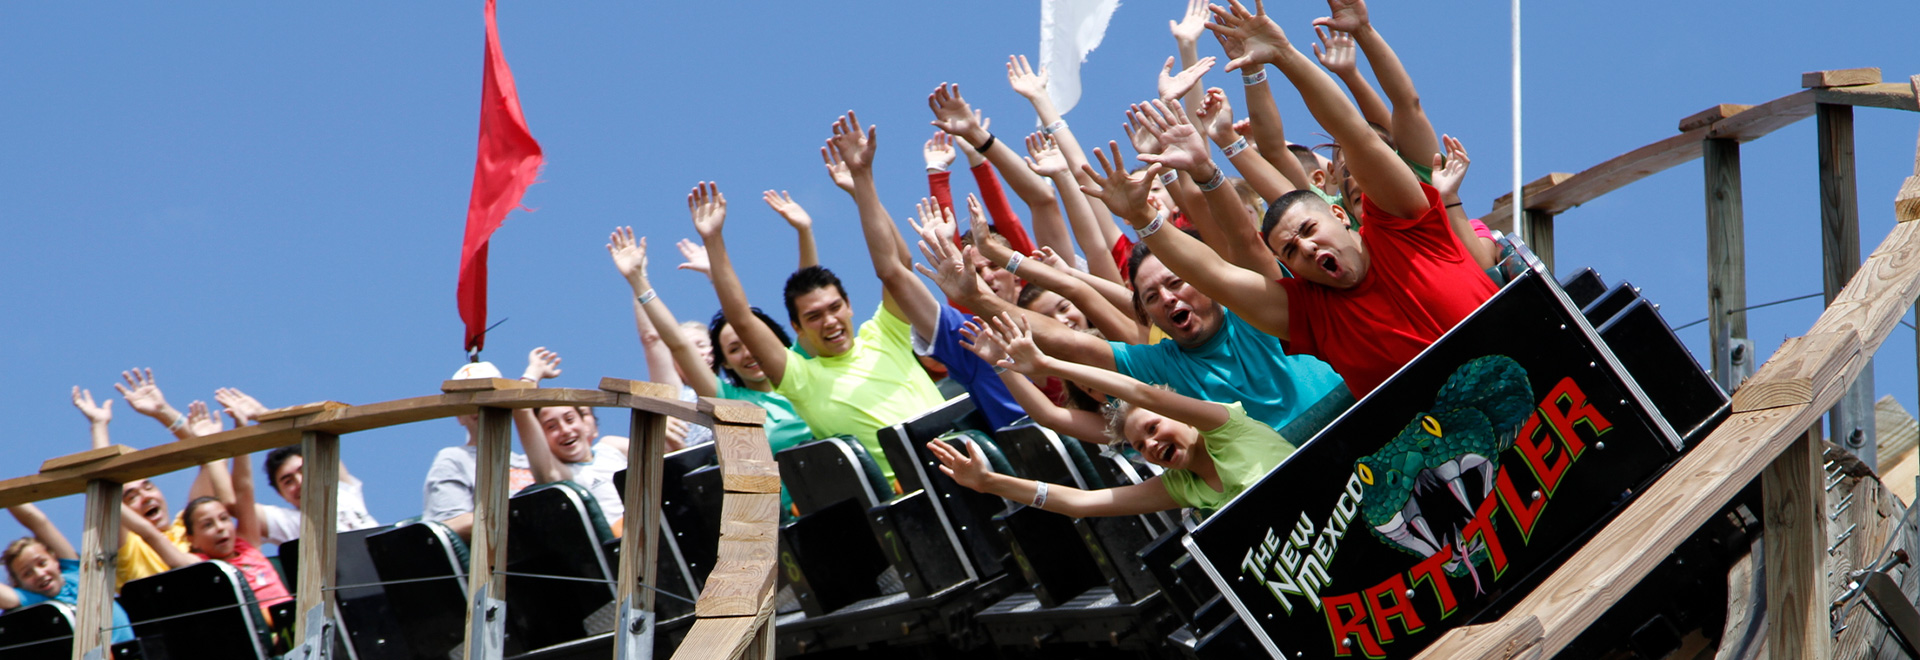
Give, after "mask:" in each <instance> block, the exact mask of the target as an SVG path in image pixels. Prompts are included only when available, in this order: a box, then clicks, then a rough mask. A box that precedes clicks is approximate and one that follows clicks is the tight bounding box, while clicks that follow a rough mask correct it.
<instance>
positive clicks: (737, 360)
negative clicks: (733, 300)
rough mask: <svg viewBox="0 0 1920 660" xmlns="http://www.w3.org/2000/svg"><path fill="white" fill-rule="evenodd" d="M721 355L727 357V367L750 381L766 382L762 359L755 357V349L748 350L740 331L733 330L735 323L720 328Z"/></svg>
mask: <svg viewBox="0 0 1920 660" xmlns="http://www.w3.org/2000/svg"><path fill="white" fill-rule="evenodd" d="M720 357H723V358H726V361H727V368H728V369H732V370H733V373H735V374H738V375H739V376H740V378H741V379H742V380H745V381H747V382H749V383H764V382H766V381H767V372H765V371H762V370H761V369H760V361H759V360H755V359H753V351H749V350H747V343H746V342H744V341H740V333H738V332H734V331H733V324H732V323H728V324H727V325H726V326H725V327H722V328H720Z"/></svg>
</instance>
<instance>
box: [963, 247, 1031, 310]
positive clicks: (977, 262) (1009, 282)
mask: <svg viewBox="0 0 1920 660" xmlns="http://www.w3.org/2000/svg"><path fill="white" fill-rule="evenodd" d="M973 273H974V274H975V275H978V276H980V281H982V282H986V283H987V288H988V289H991V290H993V295H996V296H1000V299H1001V300H1005V301H1007V302H1013V301H1014V300H1015V299H1017V298H1019V297H1020V278H1018V277H1014V275H1013V273H1009V272H1007V269H1005V268H1001V267H1000V266H998V265H996V264H994V263H993V262H991V261H987V258H986V257H983V256H980V254H979V253H978V252H976V253H974V255H973Z"/></svg>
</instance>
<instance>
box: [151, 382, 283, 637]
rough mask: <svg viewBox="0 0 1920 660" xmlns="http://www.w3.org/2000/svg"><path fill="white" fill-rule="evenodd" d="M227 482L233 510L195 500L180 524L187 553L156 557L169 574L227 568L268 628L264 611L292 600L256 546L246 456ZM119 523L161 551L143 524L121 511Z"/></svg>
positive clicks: (256, 519) (155, 532) (167, 551)
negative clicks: (215, 563) (215, 564)
mask: <svg viewBox="0 0 1920 660" xmlns="http://www.w3.org/2000/svg"><path fill="white" fill-rule="evenodd" d="M195 403H196V405H197V404H198V402H195ZM232 480H233V481H232V488H231V492H232V499H233V504H225V503H223V502H221V498H219V497H198V498H194V500H193V501H192V502H189V503H187V508H186V510H185V511H183V512H181V514H180V518H181V520H182V521H184V522H185V524H186V529H187V545H188V547H189V548H190V549H191V550H192V551H193V553H192V554H187V553H184V552H180V551H178V550H176V549H174V548H173V546H172V545H171V544H166V547H165V548H163V549H161V552H160V554H161V557H162V559H164V560H166V562H167V565H168V566H171V567H173V568H180V567H182V566H190V565H193V564H196V563H199V562H202V561H206V560H208V559H218V560H220V561H224V562H227V563H228V564H232V565H233V567H234V568H237V569H239V570H240V573H241V574H242V575H245V576H246V578H247V586H249V587H252V588H253V596H254V598H255V599H256V600H258V601H259V603H260V610H261V611H262V612H267V618H268V620H269V622H271V620H272V616H273V615H272V614H271V612H269V610H268V608H270V607H272V606H274V605H277V604H280V603H283V602H286V601H289V600H293V596H291V595H289V594H288V593H287V586H286V584H285V583H282V582H281V581H280V573H279V572H278V571H275V570H274V568H273V564H272V563H271V562H268V561H267V556H266V555H265V554H263V553H261V552H260V548H259V547H257V545H256V544H258V543H259V542H260V533H261V531H260V516H259V514H258V512H257V509H256V508H255V507H254V498H253V466H252V465H251V463H250V461H249V457H248V456H239V457H237V458H235V459H234V461H233V476H232ZM220 491H221V489H220V484H215V492H216V493H220ZM223 494H224V493H223ZM120 522H121V524H122V525H124V526H126V527H127V528H128V529H129V530H130V531H132V532H133V533H134V534H137V535H139V536H140V537H141V538H143V539H146V540H147V542H148V543H149V544H154V547H156V548H160V547H161V544H158V543H156V541H157V540H161V539H164V538H165V537H164V536H163V535H162V534H161V532H160V530H159V529H158V528H155V527H154V526H153V523H151V522H148V521H147V519H146V518H142V517H140V516H137V515H130V514H126V513H125V512H124V511H123V515H122V516H121V521H120Z"/></svg>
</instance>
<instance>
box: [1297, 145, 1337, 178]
mask: <svg viewBox="0 0 1920 660" xmlns="http://www.w3.org/2000/svg"><path fill="white" fill-rule="evenodd" d="M1287 151H1288V152H1291V153H1292V154H1293V159H1294V160H1297V161H1300V169H1303V170H1306V171H1307V172H1308V176H1312V172H1313V171H1314V170H1317V169H1320V157H1319V156H1318V155H1316V154H1314V153H1313V150H1312V149H1308V148H1307V146H1306V145H1303V144H1289V145H1287ZM1328 175H1329V176H1331V175H1332V173H1331V172H1329V173H1328Z"/></svg>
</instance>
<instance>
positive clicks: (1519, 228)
mask: <svg viewBox="0 0 1920 660" xmlns="http://www.w3.org/2000/svg"><path fill="white" fill-rule="evenodd" d="M1525 186H1526V181H1525V180H1524V179H1522V178H1521V176H1520V0H1513V234H1514V235H1515V236H1519V237H1520V240H1522V241H1525V240H1527V232H1526V226H1527V203H1526V190H1525V189H1524V187H1525Z"/></svg>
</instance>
